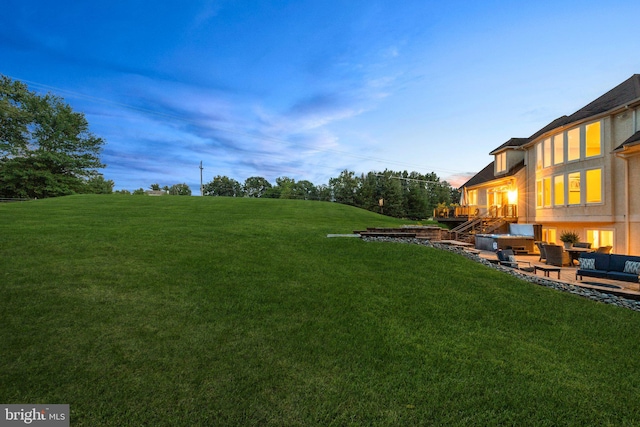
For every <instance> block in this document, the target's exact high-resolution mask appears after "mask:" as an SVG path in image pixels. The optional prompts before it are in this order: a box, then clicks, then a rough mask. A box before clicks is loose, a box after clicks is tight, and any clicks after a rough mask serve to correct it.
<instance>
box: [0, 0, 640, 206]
mask: <svg viewBox="0 0 640 427" xmlns="http://www.w3.org/2000/svg"><path fill="white" fill-rule="evenodd" d="M638 16H640V2H629V1H624V2H623V1H617V0H611V1H608V2H601V1H599V2H595V1H580V2H579V1H562V0H558V1H553V2H550V1H530V0H528V1H491V0H488V1H484V2H476V1H456V0H449V1H427V0H423V1H414V0H406V1H402V2H397V1H390V0H389V1H387V0H383V1H375V0H367V1H361V0H348V1H347V0H345V1H335V0H297V1H241V0H236V1H225V0H221V1H207V0H190V1H173V0H171V1H163V0H156V1H154V2H145V1H136V0H127V1H118V0H111V1H102V0H93V1H90V2H77V1H56V2H51V1H44V0H43V1H35V0H17V1H14V0H8V1H7V0H5V1H4V2H3V11H2V13H1V14H0V73H2V74H5V75H7V76H10V77H12V78H15V79H19V80H22V81H25V82H26V83H27V84H28V85H29V86H30V88H32V89H34V90H37V91H40V92H46V91H51V92H54V93H56V94H58V95H60V96H62V97H63V98H64V99H65V100H66V101H67V102H68V103H69V104H71V105H72V106H73V107H74V108H75V109H76V110H77V111H81V112H83V113H85V115H86V117H87V119H88V120H89V123H90V125H91V130H92V132H93V133H95V134H96V135H98V136H100V137H103V138H104V139H105V140H106V142H107V143H106V146H105V149H104V153H103V162H104V163H106V164H107V168H106V169H104V170H103V171H102V172H103V173H104V175H105V177H106V178H107V179H112V180H114V181H115V183H116V189H129V190H134V189H136V188H140V187H143V188H148V187H149V185H151V184H152V183H156V182H157V183H160V184H161V185H172V184H176V183H182V182H185V183H187V184H189V186H190V187H191V188H192V189H193V190H194V194H198V193H199V185H200V170H199V169H198V166H199V164H200V161H202V162H203V165H204V175H203V176H204V181H205V182H207V181H210V180H211V179H213V177H214V176H216V175H227V176H229V177H231V178H234V179H236V180H238V181H240V182H244V180H245V179H246V178H248V177H250V176H262V177H265V178H267V179H268V180H269V181H271V182H272V183H274V182H275V178H276V177H279V176H288V177H291V178H294V179H296V180H303V179H306V180H309V181H311V182H313V183H314V184H316V185H319V184H326V183H327V182H328V180H329V178H331V177H337V176H338V175H339V173H340V171H341V170H344V169H348V170H352V171H355V172H356V173H358V174H359V173H363V172H364V173H366V172H368V171H373V170H376V171H381V170H384V169H391V170H408V171H418V172H421V173H428V172H435V173H436V174H438V176H440V177H441V178H443V179H446V180H449V181H450V182H451V183H452V184H454V185H458V184H461V183H462V182H464V180H465V177H468V176H469V174H473V173H475V172H477V171H479V170H480V169H482V168H483V167H484V166H486V164H488V163H489V162H490V161H491V158H490V157H489V155H488V153H489V152H490V151H491V150H492V149H494V148H496V147H498V146H499V145H501V144H502V143H503V142H505V141H507V140H508V139H509V138H511V137H527V136H530V135H531V134H533V133H534V132H535V131H536V130H538V129H539V128H541V127H543V126H544V125H546V124H547V123H549V122H550V121H551V120H553V119H555V118H557V117H559V116H561V115H563V114H570V113H573V112H574V111H576V110H578V109H579V108H581V107H582V106H584V105H586V104H587V103H588V102H590V101H592V100H593V99H595V98H596V97H598V96H599V95H601V94H603V93H604V92H606V91H608V90H609V89H611V88H613V87H614V86H616V85H617V84H619V83H621V82H622V81H624V80H625V79H627V78H628V77H630V76H631V75H633V74H635V73H640V37H638V34H637V17H638Z"/></svg>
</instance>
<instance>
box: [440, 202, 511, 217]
mask: <svg viewBox="0 0 640 427" xmlns="http://www.w3.org/2000/svg"><path fill="white" fill-rule="evenodd" d="M479 216H486V217H491V218H507V219H515V218H518V205H503V206H495V205H494V206H489V207H488V208H485V207H479V206H455V207H445V208H436V209H434V210H433V217H434V218H455V219H467V220H469V219H471V218H475V217H479Z"/></svg>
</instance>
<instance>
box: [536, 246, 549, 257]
mask: <svg viewBox="0 0 640 427" xmlns="http://www.w3.org/2000/svg"><path fill="white" fill-rule="evenodd" d="M546 244H547V242H536V246H537V247H538V251H540V259H539V260H538V261H540V262H542V260H546V259H547V254H546V252H545V251H544V245H546Z"/></svg>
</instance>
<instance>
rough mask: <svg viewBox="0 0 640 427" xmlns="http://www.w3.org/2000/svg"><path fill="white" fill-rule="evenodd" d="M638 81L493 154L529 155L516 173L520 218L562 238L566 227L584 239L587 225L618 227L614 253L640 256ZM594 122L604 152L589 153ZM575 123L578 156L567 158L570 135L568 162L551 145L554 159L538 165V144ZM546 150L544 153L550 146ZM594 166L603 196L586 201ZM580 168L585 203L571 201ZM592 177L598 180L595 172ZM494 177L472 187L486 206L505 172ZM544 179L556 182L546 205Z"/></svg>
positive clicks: (510, 160) (509, 161)
mask: <svg viewBox="0 0 640 427" xmlns="http://www.w3.org/2000/svg"><path fill="white" fill-rule="evenodd" d="M639 84H640V75H634V76H633V77H632V78H631V79H629V80H627V81H625V82H624V83H622V84H621V85H619V86H618V87H616V88H615V89H613V90H612V91H610V92H608V93H607V94H605V95H603V96H602V97H600V98H598V99H597V100H595V101H594V102H592V103H591V104H589V105H588V106H586V107H584V108H583V109H581V110H579V111H578V112H576V113H574V114H573V115H571V116H569V117H567V116H563V117H561V118H559V119H557V120H555V121H553V122H552V123H550V124H549V125H547V126H546V127H545V128H543V129H541V130H540V131H538V132H537V133H535V134H534V135H533V136H532V137H530V138H528V139H524V140H523V139H521V138H512V139H511V140H509V141H507V142H506V143H505V144H503V145H502V146H500V147H499V148H497V149H496V150H494V151H493V152H492V153H491V154H498V153H500V152H503V151H506V154H507V155H506V161H507V166H508V168H510V167H511V166H512V165H514V164H515V163H517V162H518V161H521V160H522V159H524V165H525V166H524V168H523V169H522V170H521V171H519V172H518V173H516V174H515V175H513V178H515V179H516V182H515V184H516V185H517V188H518V222H527V223H539V224H542V225H543V227H546V228H549V229H555V230H556V232H557V236H558V237H559V234H560V232H562V231H565V230H567V231H575V232H577V233H578V234H579V235H580V237H581V239H583V240H585V239H586V236H587V230H601V231H606V232H613V245H614V247H613V251H614V252H616V253H628V254H632V255H640V143H638V142H637V141H635V140H634V139H631V141H629V142H627V141H628V140H629V139H630V138H631V137H632V136H633V135H634V134H636V132H639V131H640V91H639V89H638V87H639V86H638V85H639ZM620 97H622V98H620ZM605 110H606V111H605ZM589 113H590V114H589ZM595 122H600V137H601V141H600V143H601V152H600V154H599V155H597V156H594V157H589V158H587V157H586V144H585V135H586V129H587V126H588V125H590V124H591V123H595ZM575 128H579V129H580V156H579V159H577V160H574V161H569V160H567V154H568V152H569V148H568V145H567V144H568V141H567V136H566V135H567V134H565V137H564V139H563V141H564V149H563V151H562V152H563V156H564V157H563V161H562V162H560V163H559V164H556V163H558V162H556V161H555V155H556V154H555V152H554V151H553V146H552V145H550V146H549V147H550V148H549V149H547V151H546V153H550V154H551V156H554V158H553V160H554V161H553V162H551V161H550V160H549V161H547V162H546V163H545V162H542V167H541V168H538V163H539V159H538V158H537V155H538V151H537V146H538V145H539V144H540V143H543V142H544V141H546V140H549V141H553V137H554V136H555V135H558V134H559V133H561V132H567V131H570V130H572V129H575ZM591 129H593V128H591ZM521 141H522V142H521ZM632 141H633V142H632ZM549 144H551V142H549ZM623 144H625V147H624V148H625V149H624V150H622V148H621V146H622V145H623ZM614 151H615V152H614ZM620 151H622V154H620ZM541 152H542V153H545V150H544V149H542V150H541ZM546 155H547V154H544V156H546ZM623 157H624V158H623ZM545 159H546V157H545ZM549 159H550V158H549ZM545 165H546V167H544V166H545ZM594 169H599V170H600V171H601V201H600V202H597V203H587V175H586V172H587V171H590V170H594ZM576 172H579V173H580V197H581V198H580V203H578V204H569V195H570V194H574V195H575V194H576V193H571V192H570V182H569V174H571V173H576ZM559 175H561V176H563V177H564V178H563V180H564V181H563V182H564V184H563V186H562V187H563V191H564V193H563V194H564V203H561V204H559V205H556V203H555V202H556V200H555V197H554V196H555V188H554V187H555V186H554V177H556V176H559ZM591 177H592V179H593V175H591ZM495 178H496V179H495V180H494V181H490V182H483V183H482V184H481V185H478V186H475V187H468V189H470V188H477V189H478V201H479V204H485V205H486V203H487V195H486V190H487V189H488V188H490V187H491V186H492V185H495V183H497V182H499V179H500V175H498V174H496V176H495ZM545 178H547V179H550V182H551V185H550V186H547V189H549V188H550V191H549V193H550V198H549V199H547V198H546V197H543V198H542V206H539V205H538V201H539V199H538V191H537V185H538V184H537V182H541V185H543V184H544V183H545V181H544V179H545ZM572 182H575V181H572ZM546 183H547V184H548V183H549V181H546ZM591 183H592V184H593V181H591ZM591 188H593V187H591ZM596 194H597V193H596ZM549 201H550V203H547V202H549ZM634 236H636V237H635V238H634Z"/></svg>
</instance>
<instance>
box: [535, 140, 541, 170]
mask: <svg viewBox="0 0 640 427" xmlns="http://www.w3.org/2000/svg"><path fill="white" fill-rule="evenodd" d="M536 169H542V143H539V144H538V145H536Z"/></svg>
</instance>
